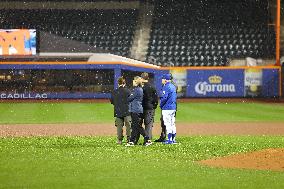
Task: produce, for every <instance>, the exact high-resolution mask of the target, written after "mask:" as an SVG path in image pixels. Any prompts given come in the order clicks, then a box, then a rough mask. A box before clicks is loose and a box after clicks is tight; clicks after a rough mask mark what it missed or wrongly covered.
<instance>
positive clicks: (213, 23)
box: [147, 0, 275, 66]
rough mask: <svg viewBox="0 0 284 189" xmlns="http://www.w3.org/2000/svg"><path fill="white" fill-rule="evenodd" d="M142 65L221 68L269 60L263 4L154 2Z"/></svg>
mask: <svg viewBox="0 0 284 189" xmlns="http://www.w3.org/2000/svg"><path fill="white" fill-rule="evenodd" d="M155 7H156V8H155V13H154V21H153V26H152V33H151V39H150V44H149V50H148V56H147V60H148V61H149V62H152V63H154V64H157V65H164V66H224V65H227V63H228V61H229V60H230V59H232V58H245V57H248V56H249V57H254V58H273V56H274V52H275V32H274V29H273V27H269V26H268V22H269V15H268V10H267V1H253V0H240V1H239V0H238V1H237V0H234V1H226V0H218V1H214V0H203V1H199V0H193V1H183V0H181V1H179V3H176V2H175V1H170V0H169V1H158V2H156V6H155Z"/></svg>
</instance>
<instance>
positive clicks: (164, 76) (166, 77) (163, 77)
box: [162, 74, 172, 80]
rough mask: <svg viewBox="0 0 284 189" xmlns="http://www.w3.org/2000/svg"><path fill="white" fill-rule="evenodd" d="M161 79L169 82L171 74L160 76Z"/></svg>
mask: <svg viewBox="0 0 284 189" xmlns="http://www.w3.org/2000/svg"><path fill="white" fill-rule="evenodd" d="M162 79H165V80H171V79H172V76H171V74H164V75H163V76H162Z"/></svg>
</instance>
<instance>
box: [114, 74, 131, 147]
mask: <svg viewBox="0 0 284 189" xmlns="http://www.w3.org/2000/svg"><path fill="white" fill-rule="evenodd" d="M118 85H119V87H118V89H116V90H114V91H113V92H112V94H111V99H110V101H111V103H112V104H113V105H114V117H116V119H115V126H116V128H117V143H118V144H122V141H123V126H124V125H125V127H126V135H127V142H128V141H129V139H130V136H131V117H130V112H129V102H128V97H129V96H130V91H129V90H128V89H127V88H126V87H125V79H124V78H123V77H120V78H118Z"/></svg>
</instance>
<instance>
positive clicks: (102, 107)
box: [0, 102, 284, 124]
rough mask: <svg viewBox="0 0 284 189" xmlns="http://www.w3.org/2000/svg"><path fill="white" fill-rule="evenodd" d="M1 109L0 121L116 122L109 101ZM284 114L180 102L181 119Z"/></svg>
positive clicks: (260, 118)
mask: <svg viewBox="0 0 284 189" xmlns="http://www.w3.org/2000/svg"><path fill="white" fill-rule="evenodd" d="M0 112H1V113H0V124H17V123H112V122H113V107H112V105H111V104H109V103H45V102H43V103H0ZM283 115H284V106H283V105H277V104H264V103H179V104H178V114H177V122H184V123H186V122H283V121H284V116H283ZM159 116H160V110H159V109H158V110H157V112H156V118H155V119H156V120H159Z"/></svg>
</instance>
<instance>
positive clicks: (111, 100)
mask: <svg viewBox="0 0 284 189" xmlns="http://www.w3.org/2000/svg"><path fill="white" fill-rule="evenodd" d="M113 96H114V91H112V93H111V96H110V99H109V100H110V103H111V104H113V103H114V102H113Z"/></svg>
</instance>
